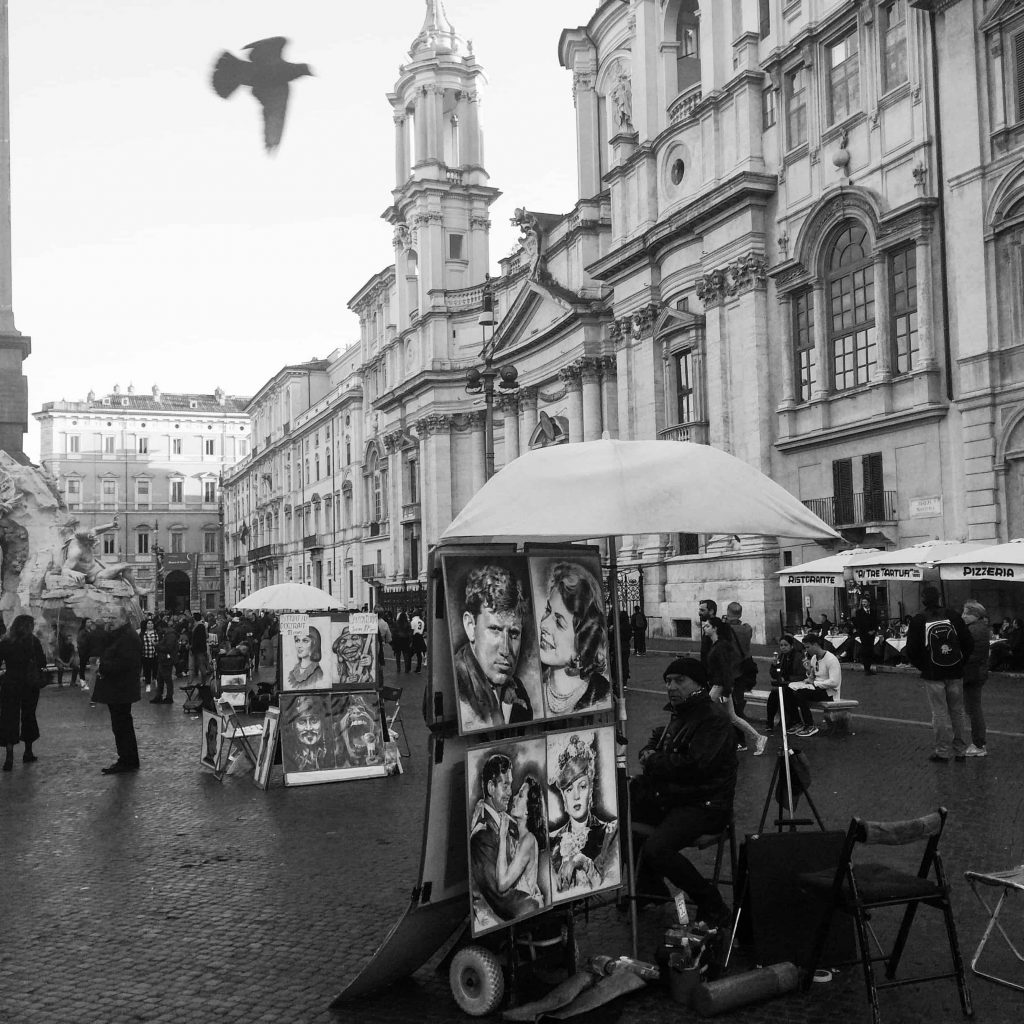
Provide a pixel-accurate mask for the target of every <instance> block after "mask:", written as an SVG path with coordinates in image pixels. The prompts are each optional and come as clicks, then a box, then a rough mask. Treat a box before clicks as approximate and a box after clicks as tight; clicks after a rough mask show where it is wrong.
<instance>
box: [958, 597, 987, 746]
mask: <svg viewBox="0 0 1024 1024" xmlns="http://www.w3.org/2000/svg"><path fill="white" fill-rule="evenodd" d="M961 617H962V618H963V620H964V622H965V623H966V625H967V628H968V629H969V630H970V631H971V639H972V640H973V641H974V650H972V651H971V653H970V654H969V655H968V656H967V658H966V660H965V661H964V710H965V711H966V712H967V718H968V720H969V721H970V723H971V742H970V745H969V746H968V747H967V749H966V750H965V751H964V753H965V754H966V755H967V756H968V757H985V755H986V754H988V747H986V745H985V740H986V736H985V714H984V712H983V711H982V709H981V688H982V687H983V686H984V685H985V682H986V680H987V679H988V651H989V645H990V643H991V641H992V628H991V627H990V626H989V622H988V612H986V611H985V606H984V605H983V604H980V603H979V602H978V601H967V602H966V603H965V604H964V610H963V612H962V613H961Z"/></svg>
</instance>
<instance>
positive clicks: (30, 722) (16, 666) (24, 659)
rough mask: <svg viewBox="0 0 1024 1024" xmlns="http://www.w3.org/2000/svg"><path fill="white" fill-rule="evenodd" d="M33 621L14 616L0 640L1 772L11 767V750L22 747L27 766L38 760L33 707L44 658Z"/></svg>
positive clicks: (36, 698) (36, 726) (7, 770)
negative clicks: (35, 745) (2, 751)
mask: <svg viewBox="0 0 1024 1024" xmlns="http://www.w3.org/2000/svg"><path fill="white" fill-rule="evenodd" d="M34 626H35V619H33V618H32V616H31V615H18V616H16V617H15V619H14V621H13V622H12V623H11V628H10V630H9V631H8V632H6V633H5V634H4V635H3V638H2V639H0V665H2V666H3V667H4V669H5V671H4V673H3V674H2V675H0V744H3V746H4V748H5V750H6V756H5V758H4V764H3V770H4V771H5V772H9V771H10V770H11V769H12V768H13V767H14V747H15V744H17V743H24V744H25V752H24V754H23V755H22V758H21V759H22V761H23V762H24V763H25V764H31V763H32V762H33V761H38V760H39V758H38V757H37V756H36V754H35V753H34V752H33V750H32V744H33V743H35V742H36V740H38V739H39V723H38V721H37V720H36V707H37V705H38V704H39V690H40V688H41V687H42V685H43V669H44V667H45V666H46V655H45V654H44V653H43V645H42V644H41V643H40V642H39V638H38V637H37V636H36V635H35V634H34V633H33V627H34Z"/></svg>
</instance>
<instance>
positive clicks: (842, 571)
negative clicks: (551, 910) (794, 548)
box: [775, 548, 878, 587]
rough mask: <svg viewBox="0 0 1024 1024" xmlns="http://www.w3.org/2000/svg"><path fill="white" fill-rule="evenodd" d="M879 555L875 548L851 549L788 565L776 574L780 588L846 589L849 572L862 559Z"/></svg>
mask: <svg viewBox="0 0 1024 1024" xmlns="http://www.w3.org/2000/svg"><path fill="white" fill-rule="evenodd" d="M877 554H878V551H877V550H875V549H874V548H850V549H849V550H848V551H837V552H835V553H834V554H831V555H826V556H825V557H824V558H816V559H814V561H813V562H802V563H801V564H800V565H787V566H786V568H785V569H779V571H778V572H777V573H776V574H775V575H776V576H778V577H779V586H780V587H845V586H846V572H847V570H848V569H849V568H850V567H851V566H852V565H854V564H856V563H857V562H859V561H860V560H861V559H867V558H871V557H873V556H875V555H877Z"/></svg>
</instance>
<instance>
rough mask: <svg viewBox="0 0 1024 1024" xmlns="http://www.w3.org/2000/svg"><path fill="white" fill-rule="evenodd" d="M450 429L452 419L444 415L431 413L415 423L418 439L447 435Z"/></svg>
mask: <svg viewBox="0 0 1024 1024" xmlns="http://www.w3.org/2000/svg"><path fill="white" fill-rule="evenodd" d="M451 429H452V418H451V416H448V415H447V414H445V413H438V412H432V413H430V414H429V415H427V416H421V417H420V418H419V419H418V420H417V421H416V433H417V434H419V435H420V437H429V436H430V435H431V434H447V433H448V432H449V431H450V430H451Z"/></svg>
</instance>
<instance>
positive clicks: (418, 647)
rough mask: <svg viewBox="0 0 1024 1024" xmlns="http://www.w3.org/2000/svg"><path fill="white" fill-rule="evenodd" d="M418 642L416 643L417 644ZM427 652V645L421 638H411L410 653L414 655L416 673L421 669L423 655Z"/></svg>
mask: <svg viewBox="0 0 1024 1024" xmlns="http://www.w3.org/2000/svg"><path fill="white" fill-rule="evenodd" d="M417 641H418V642H417ZM426 652H427V645H426V643H424V641H423V638H422V637H413V640H412V653H413V654H415V655H416V671H417V672H419V671H420V669H422V668H423V655H424V654H426Z"/></svg>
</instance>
